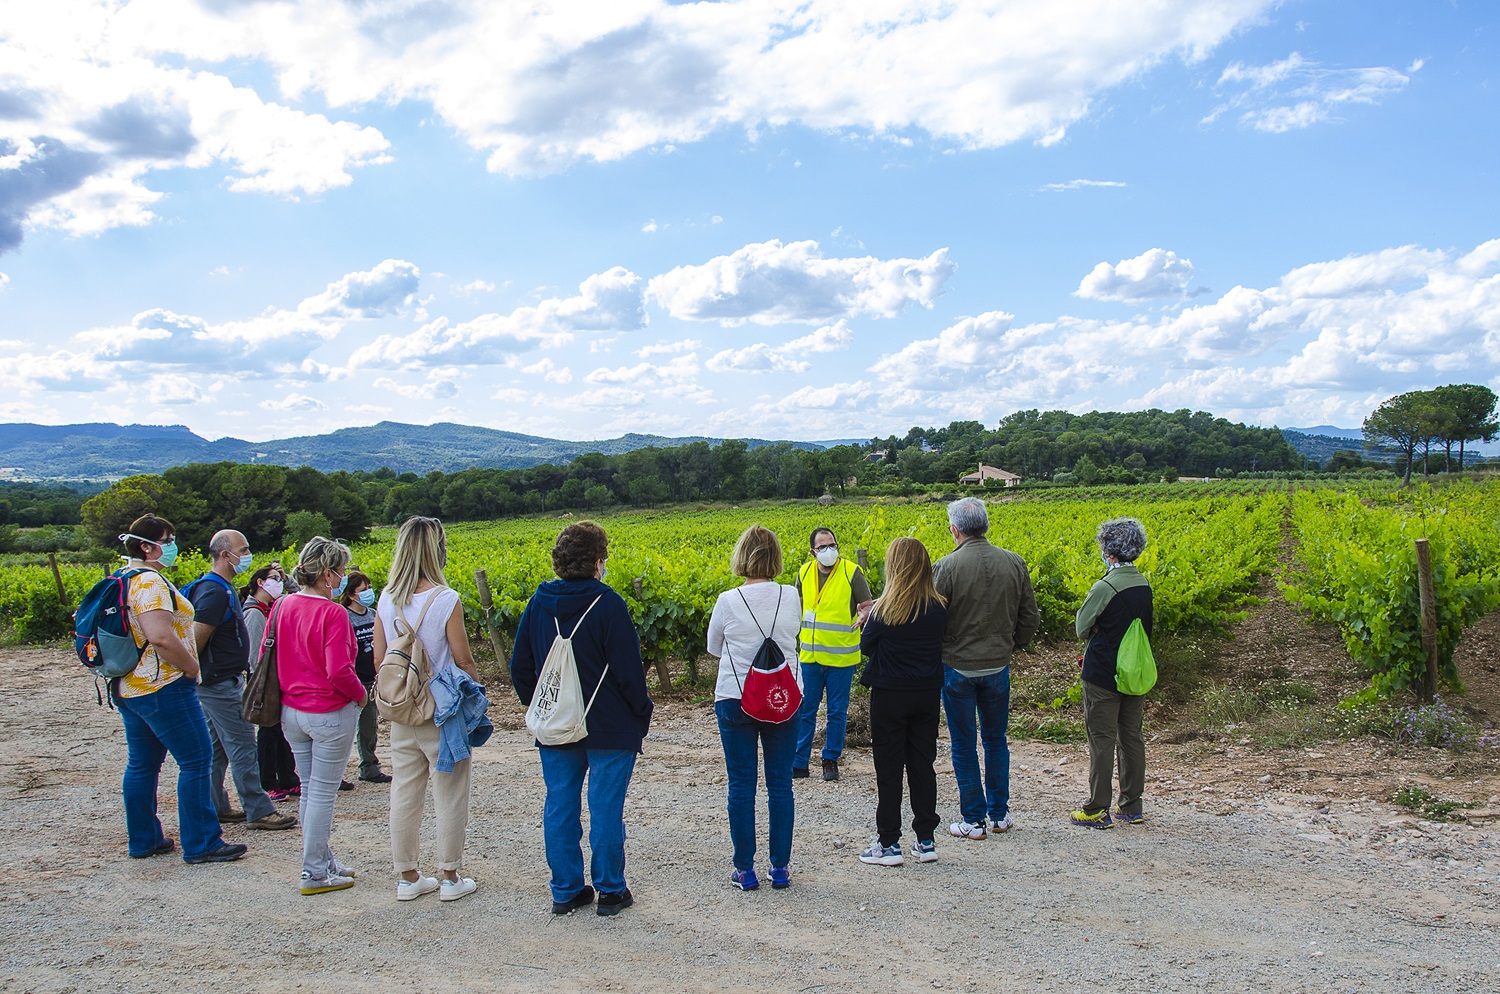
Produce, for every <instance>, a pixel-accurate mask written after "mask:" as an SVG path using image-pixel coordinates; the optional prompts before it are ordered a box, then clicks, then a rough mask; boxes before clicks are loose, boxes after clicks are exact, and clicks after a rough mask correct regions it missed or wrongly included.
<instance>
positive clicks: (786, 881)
mask: <svg viewBox="0 0 1500 994" xmlns="http://www.w3.org/2000/svg"><path fill="white" fill-rule="evenodd" d="M791 885H792V868H791V867H790V866H773V867H771V886H772V887H774V888H775V889H776V890H786V889H787V888H788V887H790V886H791Z"/></svg>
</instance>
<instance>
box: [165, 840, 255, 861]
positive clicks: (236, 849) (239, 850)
mask: <svg viewBox="0 0 1500 994" xmlns="http://www.w3.org/2000/svg"><path fill="white" fill-rule="evenodd" d="M249 848H250V847H249V846H247V845H245V844H244V843H242V842H235V843H229V842H224V843H221V844H220V845H219V848H217V849H211V850H209V851H208V852H206V853H204V854H203V855H201V856H184V857H182V861H183V862H184V863H233V862H234V861H235V860H237V859H239V858H240V857H241V856H243V855H245V852H246V851H247V850H248V849H249Z"/></svg>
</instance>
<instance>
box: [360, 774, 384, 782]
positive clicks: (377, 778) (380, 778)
mask: <svg viewBox="0 0 1500 994" xmlns="http://www.w3.org/2000/svg"><path fill="white" fill-rule="evenodd" d="M359 778H360V779H361V780H363V781H364V782H365V783H390V782H391V775H390V774H389V773H371V774H370V775H369V776H365V775H364V774H360V777H359Z"/></svg>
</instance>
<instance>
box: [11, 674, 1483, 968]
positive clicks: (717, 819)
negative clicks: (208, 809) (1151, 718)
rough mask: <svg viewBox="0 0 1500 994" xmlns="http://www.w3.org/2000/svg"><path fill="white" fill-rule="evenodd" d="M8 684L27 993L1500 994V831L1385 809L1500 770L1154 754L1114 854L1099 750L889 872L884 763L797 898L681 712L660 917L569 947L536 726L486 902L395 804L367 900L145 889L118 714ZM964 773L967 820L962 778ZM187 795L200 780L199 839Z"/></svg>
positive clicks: (478, 849)
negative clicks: (878, 859)
mask: <svg viewBox="0 0 1500 994" xmlns="http://www.w3.org/2000/svg"><path fill="white" fill-rule="evenodd" d="M0 686H3V688H4V691H5V692H4V693H3V695H0V810H3V811H4V813H5V817H4V818H3V819H0V870H3V872H4V874H5V879H6V881H7V887H6V891H7V894H6V897H7V900H6V901H5V902H4V903H3V904H0V908H3V911H0V915H3V925H4V935H5V943H4V950H5V951H4V957H3V962H0V989H3V990H5V991H15V992H22V991H25V992H58V994H61V992H71V991H90V992H93V991H132V992H144V991H182V990H187V991H193V992H197V991H220V990H225V991H227V990H231V989H233V990H245V989H260V990H273V989H275V990H301V989H313V988H316V989H318V990H319V991H327V992H340V991H361V992H362V991H364V990H366V989H368V988H369V987H371V986H372V985H378V986H379V988H380V989H382V990H419V991H425V990H431V989H437V988H442V989H445V990H501V991H511V990H516V991H536V990H547V991H549V992H550V991H673V992H676V991H683V992H687V991H714V992H725V991H730V992H732V991H764V990H767V989H774V990H782V991H798V992H800V991H846V990H847V991H864V990H871V989H882V990H898V991H915V990H931V989H937V988H944V989H957V990H980V989H984V990H986V991H1012V990H1014V991H1020V990H1037V989H1040V990H1065V989H1073V988H1075V987H1077V986H1078V985H1080V984H1090V985H1091V984H1099V983H1104V984H1110V985H1122V986H1127V987H1128V988H1129V989H1135V990H1151V991H1157V990H1161V991H1236V992H1237V991H1244V990H1249V989H1252V988H1263V989H1270V990H1296V991H1382V992H1384V991H1393V990H1394V991H1429V990H1430V991H1444V992H1448V991H1484V992H1493V991H1496V990H1500V941H1497V939H1500V935H1497V926H1500V835H1497V831H1496V822H1495V821H1494V820H1493V818H1492V816H1490V815H1489V814H1488V813H1487V812H1485V811H1475V812H1470V814H1471V817H1472V818H1473V820H1472V821H1469V822H1463V823H1457V824H1436V823H1431V822H1423V821H1419V820H1418V819H1416V818H1413V817H1410V816H1409V815H1407V814H1405V813H1404V812H1402V811H1401V810H1400V809H1397V808H1394V807H1392V806H1391V805H1390V804H1388V803H1385V801H1384V800H1383V798H1385V797H1388V796H1389V794H1388V793H1382V791H1383V790H1384V789H1385V786H1386V785H1387V784H1388V783H1389V782H1390V781H1391V780H1392V778H1393V777H1398V776H1412V777H1416V778H1425V779H1426V781H1427V782H1433V783H1437V784H1441V785H1443V787H1444V790H1445V792H1446V794H1445V796H1454V797H1458V798H1462V799H1471V800H1475V801H1477V802H1480V803H1482V804H1485V805H1487V806H1488V808H1489V809H1490V810H1493V809H1494V808H1495V807H1497V806H1500V797H1497V796H1496V795H1497V794H1500V778H1497V776H1496V773H1495V770H1494V765H1495V764H1494V763H1493V762H1489V763H1476V762H1464V761H1459V762H1455V761H1454V759H1453V757H1451V756H1449V755H1448V754H1445V753H1436V752H1433V751H1421V752H1416V751H1411V750H1407V751H1400V750H1389V751H1385V752H1377V751H1376V750H1377V749H1378V748H1379V747H1377V746H1375V745H1374V744H1361V743H1352V744H1342V743H1341V744H1339V745H1338V746H1337V747H1336V748H1335V747H1330V748H1329V749H1327V750H1325V751H1316V752H1315V751H1310V750H1300V751H1279V752H1268V751H1264V750H1259V751H1257V750H1254V749H1250V748H1247V747H1245V746H1242V745H1223V744H1212V743H1202V742H1188V743H1185V744H1183V745H1176V746H1172V745H1164V744H1154V745H1152V746H1150V747H1148V750H1149V751H1148V763H1149V765H1150V771H1149V774H1148V777H1149V779H1148V785H1147V805H1148V809H1147V810H1148V814H1149V816H1150V818H1151V820H1150V821H1149V822H1148V823H1147V824H1146V825H1144V826H1140V827H1123V826H1122V827H1118V828H1116V829H1114V830H1112V831H1109V832H1098V831H1090V830H1084V829H1077V828H1073V827H1071V826H1069V825H1068V824H1067V823H1066V821H1065V815H1066V812H1067V811H1068V810H1069V809H1070V808H1071V807H1074V806H1076V804H1077V803H1078V802H1079V801H1080V800H1081V797H1082V794H1083V782H1084V773H1085V767H1086V758H1085V754H1084V750H1083V747H1082V746H1079V745H1051V744H1046V743H1035V742H1025V743H1018V744H1016V746H1015V747H1014V753H1013V762H1014V764H1015V767H1014V775H1013V785H1012V794H1013V797H1014V801H1013V807H1014V810H1015V815H1016V820H1017V828H1016V829H1015V830H1014V831H1012V832H1010V833H1009V834H1006V835H1004V836H997V837H991V838H989V839H986V840H984V841H982V842H965V841H959V840H956V839H946V840H944V839H940V840H939V843H938V847H939V854H940V859H939V860H938V862H936V863H931V864H923V865H918V864H915V863H909V864H908V865H906V866H903V867H896V868H882V867H870V866H864V865H862V864H861V863H859V862H858V859H857V858H856V855H857V853H858V850H859V849H860V848H861V847H862V846H863V845H865V844H866V842H867V840H868V838H869V835H870V833H871V830H872V829H873V822H874V792H875V788H874V773H873V768H872V766H871V763H870V758H869V754H868V751H865V750H854V751H852V752H851V753H850V754H849V755H847V756H846V763H845V776H844V779H843V780H842V781H841V782H839V783H836V784H826V783H823V782H822V781H820V780H817V779H812V780H807V781H799V782H798V783H797V834H796V841H795V847H794V854H793V869H794V878H793V886H792V888H791V889H790V890H788V891H772V890H770V889H769V887H764V888H763V889H762V890H760V891H757V892H753V893H740V892H738V891H735V890H733V889H731V888H730V886H729V885H728V883H727V879H726V877H727V874H728V872H729V870H730V866H729V833H728V828H727V825H726V822H725V818H724V814H723V805H724V784H723V779H724V777H723V767H722V758H721V754H720V751H719V744H718V737H717V732H716V729H715V726H714V722H713V715H712V712H711V710H709V708H708V707H707V706H705V705H693V704H687V703H682V702H669V703H668V704H666V705H664V706H663V707H662V708H661V709H660V710H659V712H658V715H659V718H658V721H657V723H656V726H655V728H654V729H653V732H652V735H651V738H650V739H649V740H648V742H647V745H646V752H645V755H644V756H643V757H642V758H641V760H640V763H639V765H638V766H637V772H636V776H635V780H634V781H633V783H632V786H631V791H630V795H629V798H628V801H627V805H626V820H627V825H628V826H629V831H630V841H629V843H628V849H627V852H628V877H629V880H630V884H631V887H632V889H633V890H634V892H635V894H636V897H637V903H636V906H635V907H634V908H632V909H630V910H629V911H626V912H625V913H623V914H621V915H620V916H618V917H616V918H613V919H601V918H598V917H597V916H595V915H593V914H590V913H580V914H575V915H572V916H570V917H566V918H554V917H553V916H552V915H551V913H550V903H549V898H548V896H547V886H546V883H547V871H546V865H545V862H544V860H543V856H542V849H541V830H540V821H541V819H540V811H541V801H542V788H541V777H540V772H539V769H538V765H537V761H536V755H535V751H534V750H533V749H532V748H531V747H530V745H529V742H528V740H527V739H526V737H525V736H524V734H523V733H522V732H521V731H519V728H520V709H519V706H517V705H516V704H515V703H514V701H513V700H508V699H507V700H504V701H502V702H500V704H499V706H498V707H497V708H496V715H495V716H496V717H497V718H498V719H499V720H498V722H497V724H498V725H499V730H498V731H497V733H496V736H495V738H494V739H493V740H492V742H491V744H490V745H488V746H486V747H484V748H483V749H482V750H480V751H479V752H478V754H477V756H476V764H475V773H474V783H475V796H474V805H473V818H472V823H471V826H470V842H469V849H468V861H467V864H466V867H465V872H466V873H468V874H469V875H471V876H473V877H474V878H475V879H476V880H478V882H479V888H480V889H479V891H478V893H477V894H475V895H474V896H473V897H470V898H468V899H466V900H464V901H461V902H457V903H454V904H446V905H444V904H439V903H438V902H437V901H436V900H435V898H423V899H422V900H420V901H416V902H412V903H410V904H397V903H396V901H395V900H394V883H393V877H392V875H391V874H390V873H389V870H388V866H389V863H388V859H389V849H388V836H387V833H386V828H385V820H386V813H387V789H386V788H385V787H383V786H376V785H370V784H359V785H358V787H357V789H356V790H355V791H353V792H352V793H346V794H340V795H339V798H338V806H337V809H336V817H335V833H334V837H333V844H334V848H335V850H336V851H337V852H338V853H339V856H340V858H341V859H343V860H345V861H346V862H349V863H352V864H354V865H355V866H356V867H357V868H358V869H359V870H360V879H359V884H358V885H357V886H356V887H355V888H353V889H352V890H348V891H342V892H338V893H334V894H327V895H321V896H318V897H301V896H299V895H298V894H297V891H296V888H295V880H296V876H297V871H298V869H299V862H300V851H301V850H300V842H299V839H298V836H297V833H295V832H291V833H254V832H247V831H245V830H244V829H243V828H241V827H236V826H231V827H229V828H228V829H227V830H226V832H225V834H226V837H227V838H229V839H230V840H231V841H246V842H248V843H249V844H250V846H251V851H250V854H249V855H248V856H247V857H246V858H245V859H244V860H242V861H240V862H238V863H233V864H227V865H222V866H201V867H197V866H187V865H185V864H184V863H182V862H181V860H180V859H177V858H157V859H150V860H140V861H136V860H129V859H127V858H125V839H124V816H123V813H122V811H121V807H120V801H119V775H120V772H121V770H122V769H123V766H124V754H125V744H124V735H123V732H122V731H121V728H120V723H119V719H118V717H117V716H116V715H115V714H114V713H113V712H111V711H110V710H108V709H105V708H99V707H96V705H95V701H94V693H93V690H92V688H91V687H90V686H89V681H88V680H87V679H86V678H85V677H84V676H83V675H82V673H81V672H80V671H79V670H78V667H77V665H76V663H74V662H73V661H72V660H71V657H70V655H69V654H68V653H67V652H66V651H65V650H63V649H24V650H21V649H8V650H0ZM945 749H946V745H944V750H945ZM382 752H384V748H383V747H382ZM939 768H940V774H939V787H940V792H939V803H940V813H941V814H942V815H943V816H944V817H945V818H952V817H955V816H956V813H957V812H956V800H957V798H956V790H955V789H954V786H953V779H952V775H951V771H950V770H949V769H948V766H947V756H946V751H943V752H942V753H941V754H940V757H939ZM353 774H354V769H353V767H351V769H350V776H351V778H352V777H353ZM174 779H175V771H173V770H172V769H171V764H170V761H169V763H168V770H167V775H166V776H165V777H164V782H163V787H162V791H161V807H162V812H163V822H164V823H165V824H166V825H167V830H168V834H170V835H175V800H174V798H173V791H172V782H173V780H174ZM908 841H909V840H908ZM761 862H762V864H763V863H764V859H763V858H762V860H761Z"/></svg>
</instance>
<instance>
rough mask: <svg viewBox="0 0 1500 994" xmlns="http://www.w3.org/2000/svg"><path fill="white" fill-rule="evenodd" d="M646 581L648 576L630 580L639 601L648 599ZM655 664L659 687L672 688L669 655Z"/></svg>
mask: <svg viewBox="0 0 1500 994" xmlns="http://www.w3.org/2000/svg"><path fill="white" fill-rule="evenodd" d="M645 582H646V578H645V577H643V576H638V577H636V578H635V579H634V580H631V581H630V589H631V590H633V591H635V599H636V600H638V601H645V599H646V597H645V588H644V584H645ZM653 665H655V666H656V686H657V688H658V689H659V690H661V691H662V692H663V693H665V692H666V691H668V690H670V689H672V669H671V667H670V666H668V665H667V657H666V656H665V655H658V656H657V657H656V659H655V660H653Z"/></svg>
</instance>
